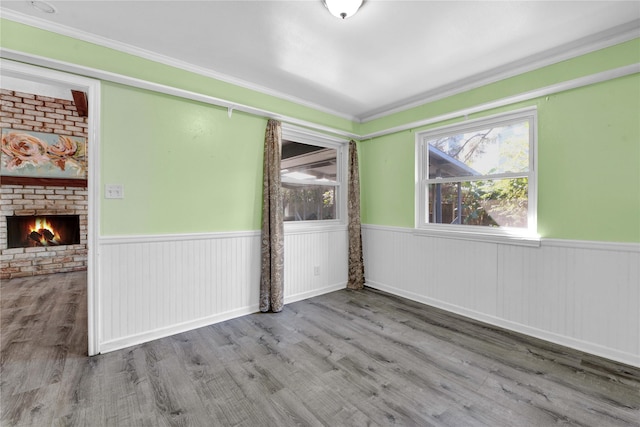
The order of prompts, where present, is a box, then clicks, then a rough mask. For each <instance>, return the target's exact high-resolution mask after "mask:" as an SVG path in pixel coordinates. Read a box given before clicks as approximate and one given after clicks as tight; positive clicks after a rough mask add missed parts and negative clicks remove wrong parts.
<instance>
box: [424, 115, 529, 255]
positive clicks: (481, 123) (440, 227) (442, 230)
mask: <svg viewBox="0 0 640 427" xmlns="http://www.w3.org/2000/svg"><path fill="white" fill-rule="evenodd" d="M524 120H528V121H529V171H528V173H527V174H526V176H527V178H528V208H527V211H528V212H527V213H528V218H527V220H528V221H527V222H528V228H526V229H524V228H509V227H486V226H480V225H460V224H435V223H431V222H429V219H428V217H427V209H428V207H427V201H428V200H429V191H428V184H429V182H428V181H429V175H428V169H429V143H428V141H430V140H433V139H435V138H440V137H444V136H447V135H455V134H460V133H466V132H473V131H476V130H481V129H487V128H489V127H495V126H504V125H508V124H510V123H514V122H522V121H524ZM537 147H538V114H537V109H536V108H535V107H530V108H524V109H520V110H515V111H511V112H508V113H502V114H496V115H491V116H487V117H482V118H479V119H475V120H469V121H465V122H463V123H457V124H454V125H449V126H443V127H439V128H435V129H430V130H427V131H423V132H418V133H416V137H415V149H416V194H415V204H416V211H415V221H416V222H415V227H416V233H417V234H421V235H427V236H436V237H447V238H455V239H465V240H477V241H484V242H495V243H513V244H522V245H531V246H539V245H540V236H539V235H538V234H537V211H538V203H537V201H538V191H537V188H538V185H537V184H538V182H537V177H538V173H537V158H538V152H537ZM495 177H496V179H499V178H502V177H503V176H500V175H496V176H495ZM443 182H445V180H443Z"/></svg>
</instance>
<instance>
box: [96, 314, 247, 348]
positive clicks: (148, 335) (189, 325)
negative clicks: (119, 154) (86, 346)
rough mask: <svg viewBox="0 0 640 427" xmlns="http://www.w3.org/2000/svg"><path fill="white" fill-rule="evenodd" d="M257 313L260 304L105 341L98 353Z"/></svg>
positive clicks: (99, 346)
mask: <svg viewBox="0 0 640 427" xmlns="http://www.w3.org/2000/svg"><path fill="white" fill-rule="evenodd" d="M257 311H259V310H258V304H255V305H250V306H248V307H242V308H238V309H235V310H231V311H227V312H224V313H219V314H215V315H213V316H207V317H203V318H200V319H196V320H191V321H189V322H184V323H179V324H177V325H171V326H167V327H164V328H158V329H154V330H152V331H147V332H143V333H140V334H135V335H129V336H126V337H123V338H118V339H115V340H112V341H105V342H103V343H100V344H99V345H98V353H108V352H110V351H115V350H121V349H123V348H126V347H131V346H133V345H138V344H143V343H145V342H148V341H153V340H157V339H159V338H165V337H169V336H171V335H175V334H179V333H182V332H187V331H190V330H193V329H198V328H202V327H204V326H209V325H213V324H216V323H220V322H224V321H226V320H231V319H235V318H237V317H241V316H246V315H247V314H253V313H255V312H257Z"/></svg>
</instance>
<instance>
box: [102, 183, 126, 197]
mask: <svg viewBox="0 0 640 427" xmlns="http://www.w3.org/2000/svg"><path fill="white" fill-rule="evenodd" d="M104 198H105V199H124V185H122V184H106V185H105V186H104Z"/></svg>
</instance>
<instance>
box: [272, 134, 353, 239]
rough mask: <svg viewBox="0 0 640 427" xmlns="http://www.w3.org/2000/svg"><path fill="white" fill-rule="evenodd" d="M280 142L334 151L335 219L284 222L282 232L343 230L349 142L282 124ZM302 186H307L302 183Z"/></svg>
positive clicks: (345, 220) (345, 217)
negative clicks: (296, 143)
mask: <svg viewBox="0 0 640 427" xmlns="http://www.w3.org/2000/svg"><path fill="white" fill-rule="evenodd" d="M282 140H283V141H284V140H288V141H293V142H299V143H301V144H308V145H315V146H318V147H325V148H332V149H334V150H336V181H337V184H335V186H336V192H337V193H338V194H337V197H335V202H336V218H335V219H324V220H308V221H285V222H284V230H285V232H287V231H310V230H319V229H323V230H324V229H334V228H344V226H345V225H346V223H347V181H346V180H347V154H348V151H347V150H348V147H349V140H347V139H344V138H339V137H335V136H331V135H326V134H322V133H319V132H314V131H311V130H308V129H304V128H300V127H298V126H293V125H290V124H287V123H283V124H282ZM301 183H302V184H309V182H303V181H301Z"/></svg>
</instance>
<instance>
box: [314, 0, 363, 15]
mask: <svg viewBox="0 0 640 427" xmlns="http://www.w3.org/2000/svg"><path fill="white" fill-rule="evenodd" d="M322 2H323V3H324V5H325V6H326V7H327V9H329V12H331V14H332V15H333V16H335V17H336V18H342V19H345V18H351V17H352V16H353V15H355V14H356V12H357V11H358V9H360V6H362V3H363V0H323V1H322Z"/></svg>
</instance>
